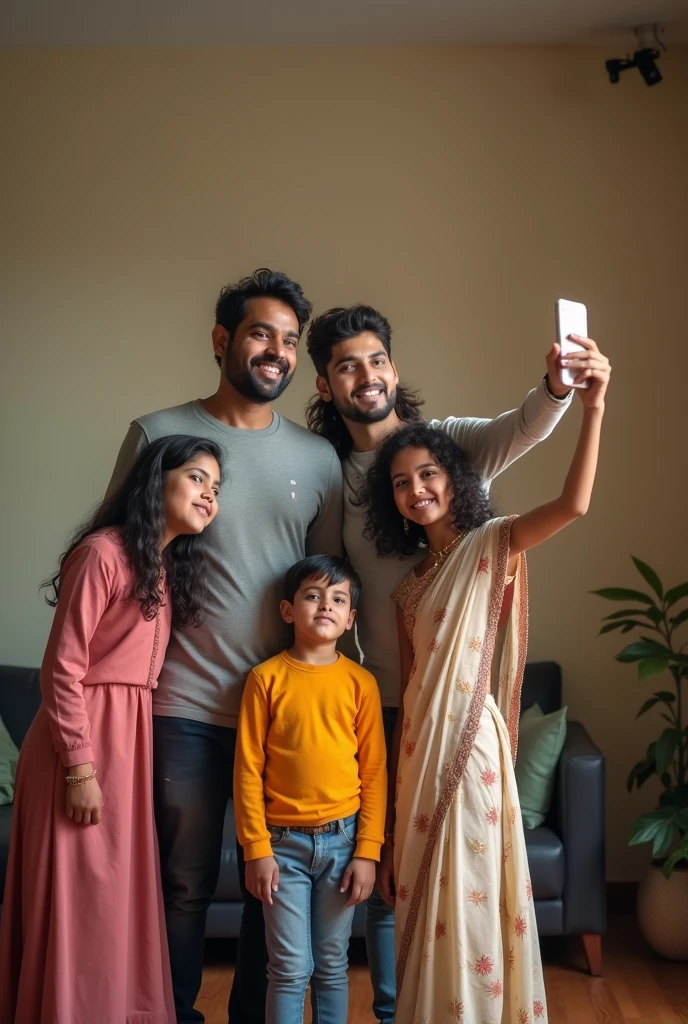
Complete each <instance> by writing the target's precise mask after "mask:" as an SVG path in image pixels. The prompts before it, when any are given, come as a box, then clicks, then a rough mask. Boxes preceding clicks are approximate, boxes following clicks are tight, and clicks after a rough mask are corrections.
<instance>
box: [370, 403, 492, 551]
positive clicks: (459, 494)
mask: <svg viewBox="0 0 688 1024" xmlns="http://www.w3.org/2000/svg"><path fill="white" fill-rule="evenodd" d="M406 448H423V449H425V450H426V451H428V452H429V453H430V455H431V456H432V458H433V459H434V460H435V461H436V462H437V464H438V466H441V468H442V469H443V470H444V471H445V472H446V474H447V476H448V477H449V487H450V489H451V501H450V505H449V507H450V510H451V514H452V518H453V520H454V526H455V527H456V529H457V530H460V531H461V532H466V531H468V530H475V529H476V528H477V527H478V526H482V525H483V523H486V522H487V521H488V519H492V517H493V515H494V512H493V509H492V506H491V505H490V500H489V497H488V493H487V489H486V486H485V480H484V478H483V476H482V474H481V472H480V470H479V469H478V467H477V465H476V464H475V462H474V461H473V459H472V458H471V457H470V455H468V453H467V452H465V451H464V449H463V448H460V447H459V445H458V444H456V442H455V441H453V440H452V438H451V437H449V435H448V434H446V433H445V432H444V431H443V430H437V429H435V428H434V427H431V426H429V424H427V423H411V424H409V425H408V426H405V427H401V428H400V429H399V430H395V431H394V433H393V434H390V436H389V437H388V438H387V439H386V440H385V441H383V443H382V444H381V445H380V447H379V448H378V451H377V454H376V456H375V461H374V462H373V464H372V466H371V467H370V469H369V470H368V473H367V474H366V478H365V483H364V486H363V489H362V492H361V496H360V499H359V500H360V503H361V504H364V505H366V506H367V509H366V520H365V527H364V530H363V536H364V537H365V538H366V539H367V540H372V541H374V542H375V547H376V548H377V553H378V555H379V557H380V558H386V557H388V556H389V555H412V554H413V553H414V552H415V551H417V550H418V547H419V546H420V545H421V544H424V543H427V541H426V536H425V530H424V529H423V527H422V526H419V525H418V524H417V523H413V522H411V521H410V520H409V521H408V527H409V528H408V532H406V531H405V530H404V517H403V516H402V515H401V514H400V512H399V510H398V508H397V506H396V502H395V501H394V489H393V487H392V480H391V474H392V462H393V460H394V457H395V456H396V455H397V454H398V453H399V452H401V451H404V449H406Z"/></svg>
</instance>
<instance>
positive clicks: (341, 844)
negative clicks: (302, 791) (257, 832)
mask: <svg viewBox="0 0 688 1024" xmlns="http://www.w3.org/2000/svg"><path fill="white" fill-rule="evenodd" d="M268 828H269V829H270V835H271V841H272V851H273V855H274V857H275V860H276V861H277V864H278V867H279V872H280V874H279V887H278V891H277V892H275V893H273V894H272V899H273V905H272V906H269V905H268V904H264V906H263V914H264V918H265V937H266V939H267V946H268V954H269V961H268V998H267V1005H266V1012H265V1019H266V1024H302V1021H303V1004H304V1000H305V997H306V989H307V987H308V983H309V982H311V984H312V989H313V1021H314V1024H346V1016H347V1009H348V1003H349V982H348V978H347V974H346V969H347V966H348V950H349V938H350V936H351V926H352V923H353V916H354V908H353V907H347V906H345V904H346V901H347V899H348V898H349V895H350V892H348V891H347V892H344V893H343V892H340V889H341V885H342V877H343V875H344V871H345V870H346V868H347V866H348V864H349V862H350V861H351V858H352V856H353V853H354V849H355V847H356V815H353V816H352V817H350V818H343V819H341V820H340V821H335V822H332V823H331V825H330V830H329V831H328V832H324V833H321V834H320V835H315V836H311V835H305V834H304V833H302V832H296V831H294V830H293V829H290V828H281V827H274V826H268Z"/></svg>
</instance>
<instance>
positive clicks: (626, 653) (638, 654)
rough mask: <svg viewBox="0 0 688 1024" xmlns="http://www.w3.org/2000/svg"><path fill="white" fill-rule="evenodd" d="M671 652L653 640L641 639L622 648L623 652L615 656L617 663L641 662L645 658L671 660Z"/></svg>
mask: <svg viewBox="0 0 688 1024" xmlns="http://www.w3.org/2000/svg"><path fill="white" fill-rule="evenodd" d="M672 656H673V655H672V652H671V651H670V650H669V649H668V648H667V647H663V646H662V644H658V643H657V642H656V641H654V640H649V639H648V638H647V637H643V638H642V640H636V641H635V643H632V644H629V645H628V647H624V649H623V651H621V652H620V653H619V654H617V655H616V660H617V661H643V660H644V659H645V658H671V657H672Z"/></svg>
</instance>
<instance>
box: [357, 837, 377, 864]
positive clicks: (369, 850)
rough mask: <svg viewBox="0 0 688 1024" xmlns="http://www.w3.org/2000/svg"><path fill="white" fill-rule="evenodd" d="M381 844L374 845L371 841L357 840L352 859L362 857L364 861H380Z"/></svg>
mask: <svg viewBox="0 0 688 1024" xmlns="http://www.w3.org/2000/svg"><path fill="white" fill-rule="evenodd" d="M381 848H382V843H376V842H375V841H374V840H373V839H359V840H358V842H357V843H356V850H355V853H354V857H364V858H365V859H366V860H378V861H379V859H380V850H381Z"/></svg>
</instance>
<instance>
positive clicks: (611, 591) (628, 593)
mask: <svg viewBox="0 0 688 1024" xmlns="http://www.w3.org/2000/svg"><path fill="white" fill-rule="evenodd" d="M591 593H592V594H597V596H598V597H603V598H604V599H605V600H606V601H641V602H642V603H643V604H654V601H653V599H652V598H651V597H648V595H647V594H643V592H642V591H641V590H629V589H628V587H603V588H602V590H592V591H591ZM667 597H668V595H667Z"/></svg>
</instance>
